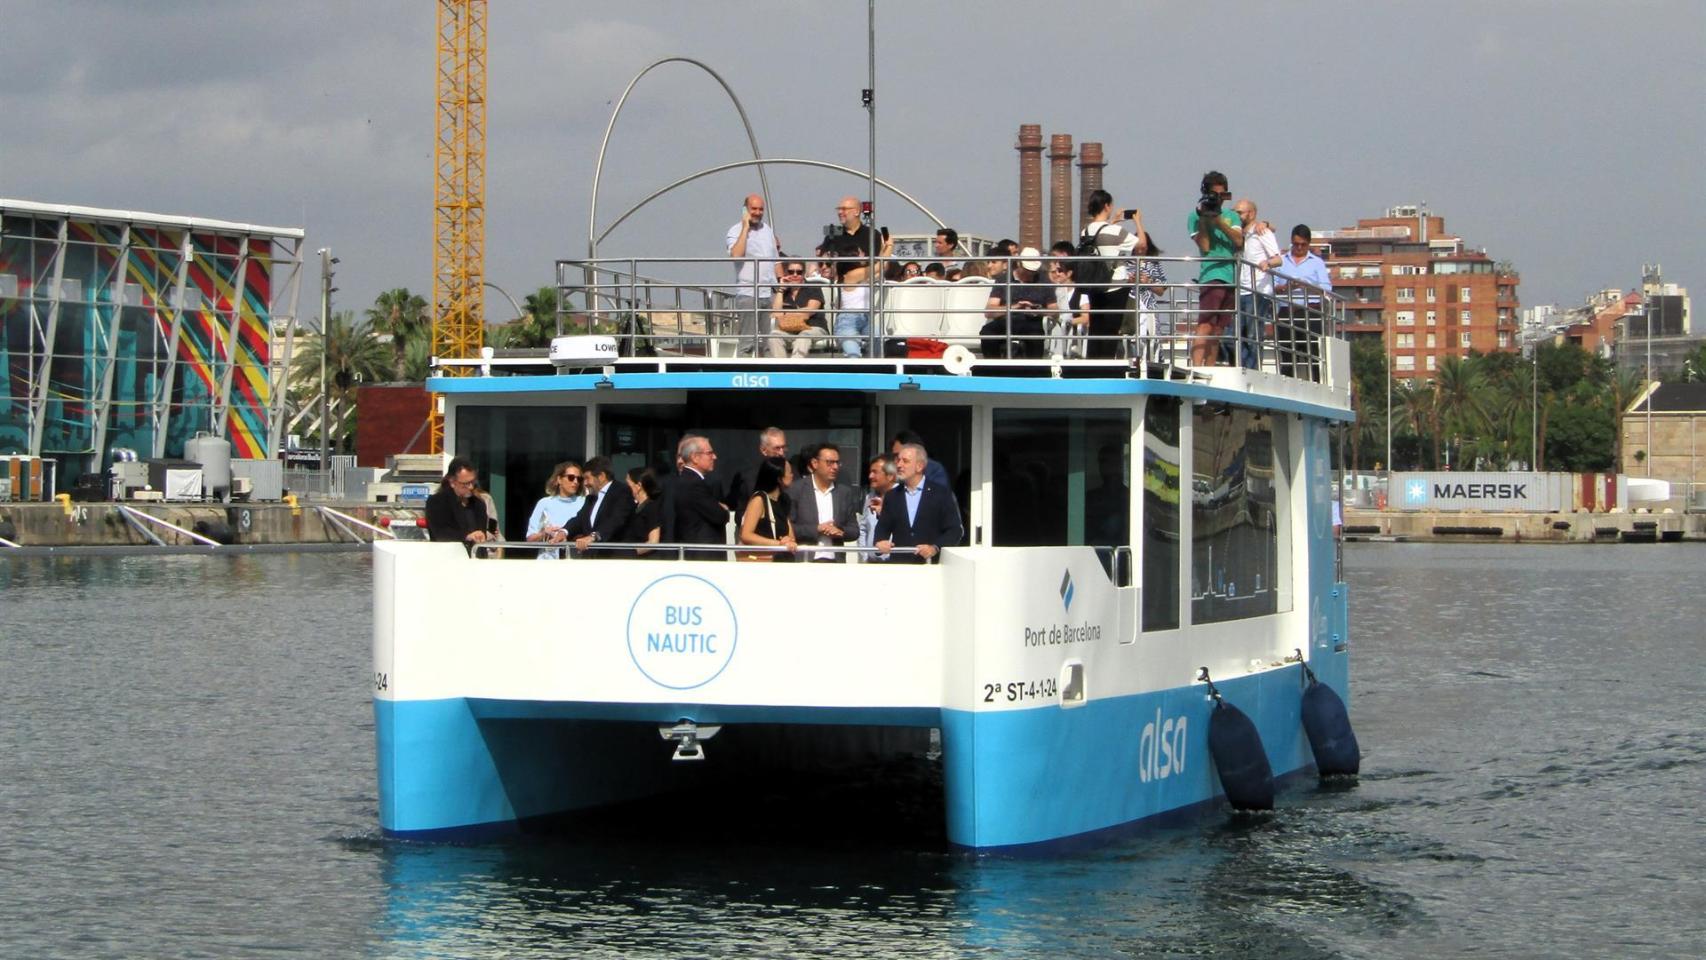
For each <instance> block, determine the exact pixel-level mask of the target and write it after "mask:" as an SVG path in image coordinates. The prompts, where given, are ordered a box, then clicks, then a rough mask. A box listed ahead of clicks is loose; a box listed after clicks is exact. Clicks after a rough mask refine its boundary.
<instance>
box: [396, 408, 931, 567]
mask: <svg viewBox="0 0 1706 960" xmlns="http://www.w3.org/2000/svg"><path fill="white" fill-rule="evenodd" d="M758 454H759V458H758V464H757V469H756V470H755V471H754V474H753V476H752V478H751V479H750V481H748V480H747V478H745V477H744V476H742V475H741V474H739V473H736V474H733V475H732V476H727V477H725V476H724V475H722V474H719V473H718V471H717V451H716V449H715V448H714V447H713V445H712V443H711V440H710V438H708V437H705V436H703V435H700V434H693V433H689V434H687V435H685V436H683V437H682V438H681V440H680V442H679V443H678V444H677V445H676V455H675V472H674V473H673V474H672V475H670V476H667V477H664V478H659V477H658V476H657V474H656V473H655V472H654V471H653V470H652V468H650V467H635V468H633V469H631V470H629V471H627V473H626V474H625V475H623V476H622V478H621V482H618V478H617V476H616V471H615V468H614V467H613V466H612V464H611V461H610V459H609V458H608V457H604V456H594V457H590V458H588V459H587V460H586V461H585V462H584V463H581V462H579V461H575V460H565V461H563V462H562V463H559V464H557V465H556V466H555V467H554V468H553V469H552V471H551V476H550V478H549V479H548V480H547V481H546V482H545V489H544V494H545V495H544V496H543V497H542V498H540V500H539V502H538V503H537V504H536V505H535V506H534V508H533V512H532V514H531V515H530V517H529V519H528V523H527V534H526V538H525V539H526V542H528V543H532V544H538V545H539V546H538V547H537V548H535V550H534V552H535V556H537V557H538V558H539V559H541V560H554V559H560V558H562V557H563V556H564V555H565V552H568V553H572V554H574V555H592V556H598V557H601V558H607V557H625V558H642V559H646V558H649V559H675V558H676V557H677V556H678V555H679V556H680V557H682V558H683V559H691V560H724V559H726V558H727V556H728V554H729V553H730V552H731V548H732V552H733V553H734V555H735V557H736V558H737V559H740V560H747V561H764V562H775V561H784V562H786V561H800V562H843V561H846V560H847V559H848V558H849V557H848V555H849V554H850V553H851V554H853V555H856V556H858V557H860V558H861V559H873V560H879V561H890V562H896V563H925V562H928V561H930V560H931V559H933V558H935V557H936V556H938V555H939V553H940V551H941V549H942V548H943V547H951V546H954V545H956V544H958V543H959V542H960V541H961V540H962V539H963V537H964V528H963V524H962V522H961V519H960V506H959V501H958V499H957V498H956V497H955V496H954V493H953V489H952V487H951V486H950V484H949V481H948V476H947V472H946V471H945V470H943V469H942V467H941V465H940V464H939V463H936V462H935V461H932V460H931V459H930V457H929V454H928V453H927V452H926V450H925V448H924V444H923V441H922V439H921V438H920V437H919V436H918V435H917V434H915V433H913V432H912V431H907V430H903V431H901V432H900V433H898V434H896V435H895V437H894V438H893V439H892V441H891V443H890V449H889V452H888V453H885V454H882V455H881V456H877V457H873V458H871V459H870V461H869V462H868V463H866V464H865V468H866V470H865V479H866V483H867V485H866V486H865V487H864V488H863V489H861V488H859V487H858V486H856V485H854V484H849V483H845V482H843V481H842V480H841V470H842V466H843V464H842V460H841V448H840V447H839V446H837V445H836V444H834V443H827V442H825V443H817V444H814V445H813V446H811V447H810V448H809V449H808V450H806V451H804V452H802V453H801V454H800V456H798V457H797V458H793V459H790V458H789V456H788V439H787V435H786V434H785V433H784V432H783V431H782V430H781V429H779V428H777V427H769V428H766V429H765V430H763V431H761V432H760V434H759V438H758ZM477 481H478V474H477V471H476V470H475V468H474V465H473V464H472V463H471V462H470V461H469V460H468V459H466V458H464V457H456V458H454V459H452V460H451V461H450V464H449V466H448V467H447V468H446V470H445V474H444V479H443V481H442V483H441V484H440V485H439V489H438V491H437V492H435V493H434V494H433V495H432V496H431V497H429V498H428V499H427V503H426V520H427V533H428V536H429V537H430V538H431V539H432V540H435V541H448V542H458V543H463V544H465V545H467V546H468V547H469V549H470V550H472V549H473V548H474V547H475V546H478V545H484V546H486V547H488V548H495V547H496V545H498V544H499V543H501V542H502V541H501V538H500V537H499V536H498V534H497V526H496V522H495V519H494V516H493V512H492V511H491V509H490V508H489V507H488V505H487V500H486V499H483V498H482V496H481V495H480V494H479V492H478V482H477ZM731 517H732V526H733V528H734V536H733V542H732V543H731V542H730V538H729V534H728V528H729V527H730V526H731ZM660 544H666V545H672V546H659V545H660Z"/></svg>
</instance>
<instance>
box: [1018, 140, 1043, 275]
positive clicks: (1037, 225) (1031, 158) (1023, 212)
mask: <svg viewBox="0 0 1706 960" xmlns="http://www.w3.org/2000/svg"><path fill="white" fill-rule="evenodd" d="M1015 149H1017V150H1018V151H1019V245H1020V246H1022V247H1041V246H1042V245H1043V128H1042V125H1041V124H1037V123H1025V124H1020V126H1019V143H1018V145H1017V146H1016V147H1015Z"/></svg>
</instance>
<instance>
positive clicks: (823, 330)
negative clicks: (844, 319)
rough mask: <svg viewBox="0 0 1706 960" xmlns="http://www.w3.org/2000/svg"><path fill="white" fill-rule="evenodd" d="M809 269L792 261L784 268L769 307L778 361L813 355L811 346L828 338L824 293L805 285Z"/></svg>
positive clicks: (772, 347) (772, 349) (772, 346)
mask: <svg viewBox="0 0 1706 960" xmlns="http://www.w3.org/2000/svg"><path fill="white" fill-rule="evenodd" d="M805 276H806V265H805V263H804V262H803V261H800V260H789V261H786V262H785V263H783V265H782V278H781V280H780V281H779V282H778V284H777V286H776V296H775V299H774V300H773V302H772V303H771V305H770V319H771V320H772V321H773V322H774V323H775V324H776V332H775V334H773V335H772V336H771V337H770V355H771V356H772V357H775V358H777V359H781V358H782V357H784V356H787V355H788V354H789V353H790V352H792V353H793V355H794V358H795V359H800V358H803V357H805V356H806V355H807V354H809V353H811V349H812V345H813V344H815V343H816V342H817V341H819V340H822V339H824V338H825V337H827V336H829V330H828V327H827V325H826V324H825V323H824V320H823V304H824V299H823V290H822V289H821V288H819V287H817V286H814V285H812V284H808V283H806V282H805Z"/></svg>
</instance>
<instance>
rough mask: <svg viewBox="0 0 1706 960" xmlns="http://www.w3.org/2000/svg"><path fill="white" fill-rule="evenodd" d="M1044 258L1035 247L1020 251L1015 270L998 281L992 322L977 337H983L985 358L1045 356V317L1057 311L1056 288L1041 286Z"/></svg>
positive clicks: (991, 300) (991, 306)
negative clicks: (1048, 313) (1046, 314)
mask: <svg viewBox="0 0 1706 960" xmlns="http://www.w3.org/2000/svg"><path fill="white" fill-rule="evenodd" d="M1042 269H1043V255H1042V253H1041V251H1039V250H1037V248H1036V247H1026V248H1024V249H1023V250H1020V251H1019V257H1018V259H1017V260H1016V261H1014V263H1013V269H1012V270H1011V271H1009V272H1008V273H1006V274H1004V275H1002V276H999V277H996V278H995V286H994V287H993V288H992V289H991V291H990V292H991V296H990V298H989V305H988V309H987V310H985V311H984V316H985V317H987V318H988V319H989V322H988V323H985V324H984V325H983V329H982V330H979V331H978V333H979V334H980V335H981V336H982V337H983V355H984V356H985V357H986V358H988V357H1012V358H1013V359H1016V360H1018V359H1027V358H1029V359H1036V358H1041V357H1043V356H1044V355H1046V353H1047V351H1046V350H1045V349H1044V344H1043V316H1044V314H1045V313H1047V312H1050V311H1053V310H1054V309H1055V302H1054V301H1055V292H1054V285H1053V284H1050V283H1044V282H1042Z"/></svg>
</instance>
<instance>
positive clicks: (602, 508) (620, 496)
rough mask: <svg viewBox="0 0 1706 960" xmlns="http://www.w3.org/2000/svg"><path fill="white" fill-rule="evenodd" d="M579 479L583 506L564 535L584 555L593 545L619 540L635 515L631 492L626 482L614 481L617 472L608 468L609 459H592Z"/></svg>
mask: <svg viewBox="0 0 1706 960" xmlns="http://www.w3.org/2000/svg"><path fill="white" fill-rule="evenodd" d="M581 476H582V477H583V478H584V480H585V483H586V485H587V490H588V493H587V498H586V506H584V507H582V508H581V512H580V513H577V514H575V518H574V519H573V520H570V521H569V525H568V527H567V528H566V530H565V532H566V533H567V534H568V538H569V539H570V540H573V541H574V542H575V550H577V551H581V552H584V551H585V550H586V548H587V547H588V546H590V545H592V544H594V543H611V542H615V541H619V540H621V538H622V530H623V529H624V528H625V527H627V526H628V520H629V518H631V517H633V515H634V492H633V491H632V490H629V489H628V485H627V484H626V483H616V482H615V480H616V469H615V468H614V467H612V466H611V465H610V458H609V457H593V458H592V459H590V460H588V461H587V462H586V463H584V464H582V465H581ZM600 552H601V553H603V552H602V551H600ZM597 555H598V554H595V556H597ZM603 555H604V556H620V554H610V553H603Z"/></svg>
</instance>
